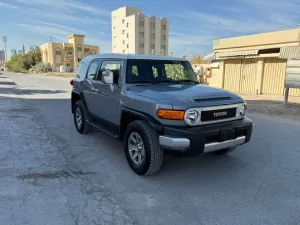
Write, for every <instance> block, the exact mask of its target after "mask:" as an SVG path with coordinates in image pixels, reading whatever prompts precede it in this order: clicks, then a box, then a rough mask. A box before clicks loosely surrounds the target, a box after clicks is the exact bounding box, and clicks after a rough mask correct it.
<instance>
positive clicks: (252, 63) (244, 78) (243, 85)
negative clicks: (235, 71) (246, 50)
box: [239, 59, 257, 93]
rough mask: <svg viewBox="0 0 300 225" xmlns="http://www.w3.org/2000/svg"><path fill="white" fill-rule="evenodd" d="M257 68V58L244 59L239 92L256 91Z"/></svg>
mask: <svg viewBox="0 0 300 225" xmlns="http://www.w3.org/2000/svg"><path fill="white" fill-rule="evenodd" d="M256 70H257V62H256V60H253V59H252V60H244V59H243V60H242V66H241V78H240V89H239V92H242V93H255V83H256Z"/></svg>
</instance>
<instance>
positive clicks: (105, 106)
mask: <svg viewBox="0 0 300 225" xmlns="http://www.w3.org/2000/svg"><path fill="white" fill-rule="evenodd" d="M121 65H122V61H117V60H103V61H102V64H101V67H100V69H99V71H98V75H97V81H98V82H97V83H96V88H97V98H98V102H97V104H96V108H97V111H98V115H99V117H101V119H104V120H105V121H107V122H109V123H111V124H113V125H117V126H118V125H119V124H120V116H121V110H120V95H121V83H120V81H121ZM107 70H110V71H112V72H113V73H114V78H115V79H114V84H105V83H104V82H103V80H102V72H104V71H107Z"/></svg>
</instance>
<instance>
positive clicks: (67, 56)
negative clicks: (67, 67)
mask: <svg viewBox="0 0 300 225" xmlns="http://www.w3.org/2000/svg"><path fill="white" fill-rule="evenodd" d="M64 58H73V55H64Z"/></svg>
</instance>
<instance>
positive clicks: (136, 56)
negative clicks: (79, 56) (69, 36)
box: [85, 53, 187, 61]
mask: <svg viewBox="0 0 300 225" xmlns="http://www.w3.org/2000/svg"><path fill="white" fill-rule="evenodd" d="M96 58H97V59H99V58H100V59H101V58H105V59H109V58H111V59H152V60H177V61H178V60H179V61H187V60H186V59H184V58H175V57H171V56H162V55H146V54H118V53H109V54H104V53H101V54H93V55H90V56H88V57H86V58H85V59H89V60H92V59H96Z"/></svg>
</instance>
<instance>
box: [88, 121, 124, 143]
mask: <svg viewBox="0 0 300 225" xmlns="http://www.w3.org/2000/svg"><path fill="white" fill-rule="evenodd" d="M87 122H88V123H89V124H91V125H92V126H93V127H95V128H97V129H99V130H100V131H102V132H103V133H105V134H107V135H109V136H111V137H113V138H115V139H118V138H119V135H118V134H117V133H115V132H112V131H110V130H108V129H107V128H106V127H105V126H103V125H102V124H100V123H97V122H94V121H87Z"/></svg>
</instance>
